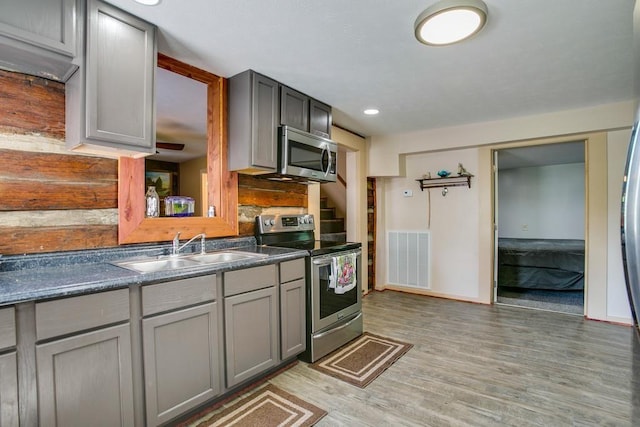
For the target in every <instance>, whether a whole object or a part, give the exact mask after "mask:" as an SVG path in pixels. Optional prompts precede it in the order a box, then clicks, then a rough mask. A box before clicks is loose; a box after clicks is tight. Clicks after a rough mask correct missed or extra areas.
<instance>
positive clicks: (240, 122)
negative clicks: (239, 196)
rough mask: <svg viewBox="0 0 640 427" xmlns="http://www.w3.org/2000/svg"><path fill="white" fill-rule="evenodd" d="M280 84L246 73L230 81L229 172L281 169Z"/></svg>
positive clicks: (250, 71) (252, 72) (254, 73)
mask: <svg viewBox="0 0 640 427" xmlns="http://www.w3.org/2000/svg"><path fill="white" fill-rule="evenodd" d="M278 87H279V86H278V82H276V81H275V80H272V79H270V78H268V77H265V76H263V75H261V74H258V73H256V72H255V71H253V70H247V71H245V72H243V73H240V74H237V75H235V76H233V77H231V78H230V79H229V127H228V132H229V170H232V171H242V172H247V173H258V172H275V171H276V169H277V167H278V122H279V110H278V108H279V105H280V104H279V102H280V98H279V93H278Z"/></svg>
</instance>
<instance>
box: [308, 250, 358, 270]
mask: <svg viewBox="0 0 640 427" xmlns="http://www.w3.org/2000/svg"><path fill="white" fill-rule="evenodd" d="M339 253H340V254H345V253H344V252H339ZM346 254H354V255H356V256H360V255H362V251H361V250H360V249H357V250H352V251H347V252H346ZM336 256H339V255H325V256H322V257H319V258H316V259H313V257H312V261H311V262H312V263H313V265H317V266H319V267H324V266H325V265H329V264H331V263H332V262H333V259H334V258H335V257H336Z"/></svg>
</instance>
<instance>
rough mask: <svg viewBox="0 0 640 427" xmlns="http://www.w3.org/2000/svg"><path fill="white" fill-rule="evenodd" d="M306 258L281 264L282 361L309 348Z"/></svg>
mask: <svg viewBox="0 0 640 427" xmlns="http://www.w3.org/2000/svg"><path fill="white" fill-rule="evenodd" d="M304 263H305V261H304V258H301V259H296V260H292V261H285V262H283V263H281V264H280V359H281V360H286V359H289V358H292V357H294V356H297V355H298V354H300V353H302V352H303V351H304V350H305V349H306V348H307V342H306V317H305V314H306V312H305V289H306V288H305V264H304Z"/></svg>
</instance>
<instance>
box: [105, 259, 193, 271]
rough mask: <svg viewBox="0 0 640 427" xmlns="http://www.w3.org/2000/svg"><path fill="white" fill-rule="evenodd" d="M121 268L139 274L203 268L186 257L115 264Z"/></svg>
mask: <svg viewBox="0 0 640 427" xmlns="http://www.w3.org/2000/svg"><path fill="white" fill-rule="evenodd" d="M114 264H115V265H117V266H119V267H124V268H128V269H129V270H134V271H137V272H139V273H153V272H156V271H166V270H176V269H179V268H189V267H201V266H202V264H201V263H199V262H197V261H193V260H190V259H187V258H184V257H166V258H156V259H152V260H140V259H138V260H128V261H118V262H114Z"/></svg>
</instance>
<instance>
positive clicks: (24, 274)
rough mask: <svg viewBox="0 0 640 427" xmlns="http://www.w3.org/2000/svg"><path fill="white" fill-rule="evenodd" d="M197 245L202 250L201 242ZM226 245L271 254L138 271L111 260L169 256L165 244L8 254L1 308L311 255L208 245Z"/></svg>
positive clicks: (242, 244)
mask: <svg viewBox="0 0 640 427" xmlns="http://www.w3.org/2000/svg"><path fill="white" fill-rule="evenodd" d="M194 247H195V249H197V250H199V245H194ZM227 249H229V250H239V251H244V252H253V253H260V254H265V255H268V256H265V257H256V258H249V259H242V260H238V261H232V262H228V263H219V264H209V265H204V264H203V265H202V266H198V267H195V268H182V269H175V270H167V271H159V272H153V273H138V272H135V271H132V270H128V269H126V268H123V267H118V266H116V265H113V264H111V262H112V261H117V260H122V259H127V258H133V257H136V258H137V257H149V258H157V257H158V256H163V255H167V254H168V249H167V247H166V245H164V246H162V245H147V246H139V247H134V248H116V249H105V250H94V251H77V252H72V253H59V254H49V255H35V256H27V255H25V256H14V257H11V256H5V257H4V258H2V264H0V306H1V305H8V304H15V303H20V302H26V301H34V300H42V299H49V298H58V297H63V296H70V295H79V294H85V293H92V292H100V291H105V290H110V289H117V288H123V287H128V286H131V285H139V284H146V283H159V282H167V281H171V280H176V279H184V278H188V277H194V276H202V275H207V274H215V273H222V272H224V271H229V270H236V269H241V268H247V267H254V266H259V265H266V264H275V263H278V262H282V261H286V260H291V259H296V258H302V257H304V256H305V255H306V254H307V252H306V251H302V250H295V249H282V248H273V247H266V246H257V245H256V244H255V240H254V239H251V238H235V239H224V240H221V241H214V242H210V241H207V243H206V251H207V252H212V251H216V250H227ZM188 253H190V252H188Z"/></svg>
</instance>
